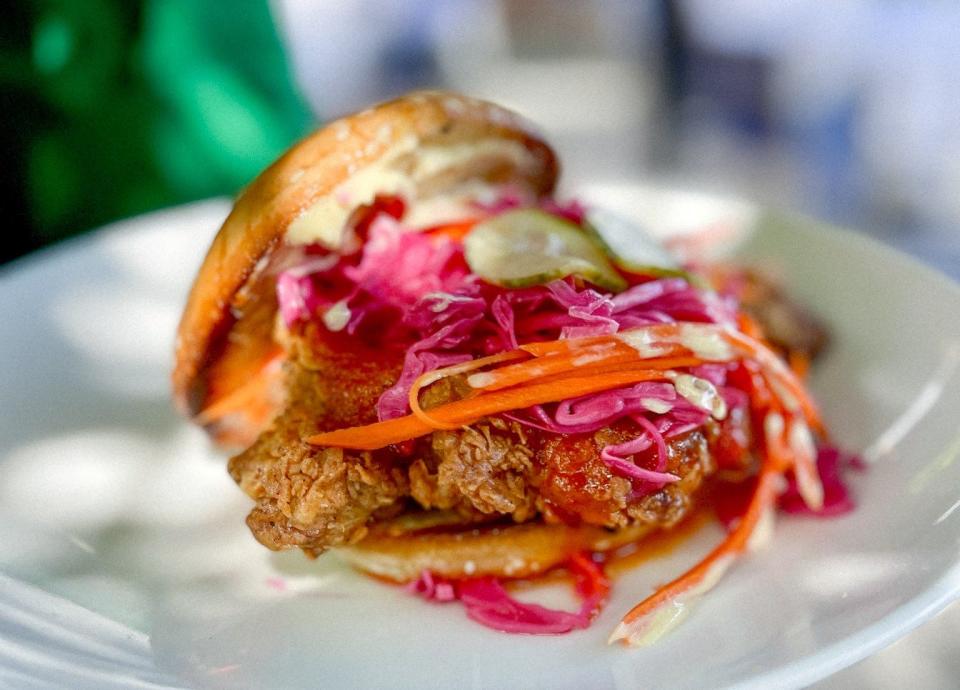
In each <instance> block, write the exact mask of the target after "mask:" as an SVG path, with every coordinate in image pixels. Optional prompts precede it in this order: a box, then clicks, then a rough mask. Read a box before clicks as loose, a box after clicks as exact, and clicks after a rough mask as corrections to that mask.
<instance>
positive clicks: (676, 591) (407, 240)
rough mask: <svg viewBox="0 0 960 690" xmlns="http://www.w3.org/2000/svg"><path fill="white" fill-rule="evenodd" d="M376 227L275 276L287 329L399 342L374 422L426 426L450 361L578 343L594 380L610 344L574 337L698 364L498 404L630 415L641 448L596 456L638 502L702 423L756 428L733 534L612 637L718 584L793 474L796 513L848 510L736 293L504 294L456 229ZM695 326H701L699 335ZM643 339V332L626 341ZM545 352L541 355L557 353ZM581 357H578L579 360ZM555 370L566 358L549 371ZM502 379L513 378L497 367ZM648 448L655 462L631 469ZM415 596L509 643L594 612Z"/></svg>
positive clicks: (574, 417)
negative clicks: (351, 246)
mask: <svg viewBox="0 0 960 690" xmlns="http://www.w3.org/2000/svg"><path fill="white" fill-rule="evenodd" d="M514 207H515V206H514V205H512V202H510V201H507V202H504V203H503V204H501V205H500V206H499V207H497V208H486V209H483V210H484V212H487V213H497V212H500V211H502V210H504V209H506V208H514ZM541 207H544V205H542V206H541ZM552 212H555V213H557V214H558V215H562V216H563V217H565V218H568V219H571V220H574V222H580V221H582V218H583V212H582V208H580V207H576V206H573V207H565V208H563V209H560V208H557V209H556V210H554V211H552ZM367 232H368V238H367V241H366V243H364V244H363V245H362V246H361V247H360V248H359V249H358V250H357V251H355V252H352V253H344V254H343V255H342V256H341V255H331V254H327V255H323V254H321V255H320V256H316V257H313V258H311V259H310V260H309V261H307V262H305V263H303V264H301V265H298V266H296V267H294V268H292V269H288V270H287V271H284V272H283V273H281V274H280V276H279V277H278V281H277V297H278V301H279V303H280V313H281V316H282V317H283V319H284V322H285V323H286V325H287V326H288V327H294V326H295V325H296V324H297V323H299V322H304V321H310V320H313V319H317V318H319V319H320V320H322V322H323V323H324V325H325V326H326V327H327V328H329V329H330V330H346V332H348V333H350V334H362V333H364V332H366V333H368V334H369V333H375V334H377V336H378V337H380V338H383V339H384V340H387V339H390V340H394V341H400V342H403V343H404V344H405V356H404V363H403V368H402V372H401V374H400V376H399V378H398V380H397V382H396V383H395V384H394V385H393V386H392V387H391V388H389V389H388V390H387V391H385V392H384V393H383V395H382V396H381V397H380V399H379V401H378V403H377V412H378V416H379V418H380V420H381V424H387V423H390V422H398V423H400V422H404V423H406V421H405V420H408V419H410V418H412V417H415V416H418V415H419V416H421V417H422V415H423V412H422V410H417V409H415V410H413V412H414V413H415V414H414V415H411V414H410V413H411V395H413V396H414V397H413V399H414V400H415V399H416V396H417V394H418V392H419V389H420V384H421V383H422V382H423V381H424V380H425V378H426V377H427V375H428V374H431V373H438V374H441V375H443V372H444V370H449V371H450V372H453V371H456V370H457V365H464V364H467V363H471V362H474V361H476V360H477V359H478V358H484V357H489V356H491V355H498V354H503V353H515V352H522V351H523V350H524V348H525V347H527V346H534V345H535V346H536V348H535V349H537V348H539V349H544V347H543V346H549V347H548V348H547V349H549V348H554V350H555V351H556V352H560V351H561V350H563V347H562V346H563V344H564V343H567V342H570V343H571V346H570V347H571V348H573V349H572V350H571V351H572V352H573V353H574V354H573V355H570V357H573V359H572V360H571V361H572V364H570V365H569V366H571V367H573V368H582V369H583V370H584V371H586V370H597V371H599V369H598V368H597V366H595V365H598V364H599V363H602V362H603V361H607V358H608V355H607V354H604V352H603V346H601V345H597V347H596V348H594V349H590V347H587V348H584V349H578V348H580V347H581V345H580V343H581V342H594V341H602V342H604V343H606V344H607V345H610V346H613V345H616V344H618V343H619V344H620V345H622V344H623V343H625V342H626V343H629V344H630V345H631V347H633V348H634V350H635V352H634V354H633V357H634V359H636V360H638V361H640V362H654V361H655V360H657V357H658V356H660V355H663V357H660V359H664V357H666V354H670V353H673V354H676V353H677V352H678V351H679V353H680V355H682V356H686V357H687V359H689V360H690V361H688V362H686V363H685V364H683V365H682V366H681V367H680V368H679V369H677V370H674V369H671V370H669V371H667V372H665V373H664V374H663V375H662V376H660V375H658V376H653V377H648V378H647V379H639V380H637V379H634V380H635V381H636V382H635V383H631V384H629V385H622V384H621V385H616V386H608V387H603V388H601V389H599V390H597V389H596V388H594V389H593V390H591V391H590V392H584V393H583V394H581V395H571V397H568V398H559V399H558V398H557V397H551V398H546V400H549V401H550V402H542V401H541V402H535V403H534V404H528V405H526V406H520V407H515V408H510V409H504V410H503V411H501V412H500V414H502V416H504V417H506V418H508V419H510V420H513V421H514V422H516V423H518V424H522V425H526V426H530V427H533V428H537V429H540V430H545V431H548V432H552V433H558V434H578V433H590V432H593V431H596V430H598V429H601V428H604V427H607V426H609V425H611V424H613V423H614V422H618V421H621V420H628V421H630V422H632V423H633V425H634V427H635V429H636V436H635V438H633V439H631V440H628V441H625V442H622V443H618V444H614V445H608V446H606V447H605V448H603V449H602V451H601V459H602V460H603V462H604V463H605V464H607V466H608V467H609V468H610V469H611V471H613V472H614V473H616V474H619V475H621V476H624V477H627V478H628V479H630V481H631V483H632V485H633V489H634V492H633V493H634V495H635V496H636V495H640V496H642V495H645V494H649V493H653V492H655V491H658V490H660V489H661V488H663V487H664V486H666V485H667V484H669V483H672V482H674V481H677V480H678V479H679V477H677V476H676V475H674V474H671V473H669V472H667V471H666V461H667V449H666V440H667V439H668V438H671V437H674V436H678V435H681V434H684V433H687V432H689V431H691V430H694V429H697V428H699V427H702V426H703V425H704V424H705V423H706V422H707V421H708V420H709V419H711V418H713V419H716V420H717V421H721V420H723V419H724V418H725V417H726V416H727V415H728V414H736V415H742V416H747V417H753V418H754V419H755V420H759V424H758V425H757V426H758V428H760V429H762V430H763V438H762V439H761V440H760V441H759V450H760V451H761V452H762V453H763V461H762V463H761V473H760V476H759V477H758V479H757V480H756V482H755V484H754V485H753V489H752V492H751V493H750V495H749V496H747V497H746V498H747V499H748V500H747V502H746V503H745V505H744V506H742V508H743V510H741V511H740V513H739V516H738V517H737V519H735V520H732V521H731V525H732V529H731V532H730V535H729V536H728V538H727V539H726V540H725V541H724V542H723V543H722V544H721V545H720V546H718V547H717V549H716V550H715V552H714V553H711V555H710V556H709V557H708V558H707V559H705V561H704V562H702V563H701V564H698V566H696V567H695V568H693V569H691V570H690V571H688V572H687V573H685V574H684V575H682V576H681V577H680V578H678V579H677V580H676V581H674V582H673V583H670V584H669V585H666V586H664V587H663V588H661V589H660V590H658V591H657V592H656V593H655V594H654V595H653V596H651V597H649V598H648V599H646V600H644V601H643V602H641V604H639V605H638V606H637V607H635V608H634V609H633V610H632V611H631V612H630V613H628V615H627V616H626V617H625V618H624V620H623V622H622V623H621V625H620V627H618V629H617V631H615V633H614V636H613V637H612V638H611V640H614V639H622V640H625V641H627V642H628V643H631V644H635V643H640V641H642V640H647V639H649V638H650V630H651V629H653V628H656V625H657V623H656V620H657V617H658V616H659V615H660V614H661V613H662V611H663V610H664V607H665V606H667V605H668V604H669V603H670V601H674V600H677V601H679V599H680V598H683V597H688V596H691V593H692V592H700V591H701V590H704V589H705V588H707V585H706V583H707V582H713V581H715V580H716V579H718V578H719V575H720V574H721V573H722V572H723V571H724V570H725V569H726V568H727V567H729V565H730V564H731V563H732V562H733V560H734V557H735V556H736V555H738V554H740V553H742V552H743V551H745V550H746V549H747V548H749V547H750V545H751V544H752V543H753V542H754V539H753V535H754V532H755V531H756V530H757V529H759V527H758V526H759V525H761V524H764V523H765V518H764V516H765V515H767V514H769V513H771V512H772V506H774V505H775V504H776V501H777V496H776V490H775V489H774V488H773V487H777V486H779V483H778V482H777V481H774V479H775V478H777V477H780V476H781V475H785V476H786V477H787V478H788V482H789V485H788V490H787V492H786V494H784V495H783V496H782V497H781V498H780V499H779V500H780V505H781V507H783V508H784V509H785V510H787V511H788V512H798V511H801V510H807V511H810V512H815V513H819V512H822V511H824V509H825V508H826V509H827V510H828V511H831V512H835V513H836V514H839V512H841V511H842V510H844V509H846V508H845V506H847V505H848V504H849V502H848V499H847V496H848V494H847V493H846V490H845V489H844V488H843V483H842V480H841V478H840V475H839V473H838V472H834V471H832V470H831V467H834V466H835V465H836V462H834V463H833V464H831V462H830V461H829V460H827V461H824V462H821V459H822V458H823V457H824V454H823V452H822V451H821V452H820V454H819V456H818V455H817V452H816V449H815V448H814V447H813V440H812V436H811V435H810V432H809V430H808V424H809V425H811V426H812V427H813V428H814V429H817V428H819V418H818V416H817V414H816V412H815V409H813V408H812V406H811V405H810V403H809V400H808V399H807V397H806V396H805V394H803V393H802V385H801V384H799V383H798V382H796V381H795V380H793V379H792V378H790V376H789V372H787V374H784V372H783V365H782V363H780V362H779V361H778V358H777V357H776V356H775V355H773V354H772V353H771V352H770V351H769V350H768V349H767V348H766V347H765V346H764V345H763V343H761V342H759V341H757V340H755V339H753V338H750V337H748V336H746V335H744V334H743V333H741V332H740V326H741V323H742V319H743V317H742V315H741V314H740V313H739V311H738V305H737V304H736V301H735V300H734V299H733V298H732V297H730V296H720V295H717V294H716V293H714V292H711V291H709V290H704V289H703V288H701V287H697V286H694V285H692V284H691V283H690V282H689V281H688V280H687V279H686V278H683V277H667V278H657V277H654V276H631V277H630V278H631V279H630V286H629V287H628V288H627V289H626V290H624V291H622V292H620V293H618V294H608V293H604V292H601V291H599V290H597V289H596V288H595V287H594V286H591V285H590V284H588V283H585V282H584V281H583V280H581V279H577V278H573V277H570V278H564V279H560V280H553V281H550V282H548V283H546V284H542V285H537V286H534V287H526V288H520V289H505V288H501V287H497V286H494V285H491V284H489V283H486V282H484V281H482V280H480V279H479V278H478V277H477V276H475V275H473V274H471V272H470V270H469V267H468V266H467V264H466V262H465V260H464V257H463V250H462V245H461V242H460V238H461V237H462V234H461V235H460V236H459V237H458V236H456V235H454V234H453V233H451V234H446V233H444V232H442V228H441V231H440V232H428V233H414V232H409V229H408V228H405V227H404V226H403V223H402V221H401V220H399V219H398V218H396V217H394V216H391V215H386V214H379V215H375V216H374V217H373V219H372V222H370V223H369V228H368V231H367ZM330 256H335V257H336V260H334V261H331V260H330ZM699 325H702V326H703V327H704V328H702V329H699V330H698V329H697V328H693V327H694V326H699ZM658 326H664V327H667V330H666V331H663V332H664V333H666V332H667V331H669V333H671V334H672V335H670V337H669V338H667V339H666V340H664V341H663V342H656V339H655V338H654V339H653V340H650V338H648V337H647V336H646V335H645V334H647V333H654V332H656V330H657V327H658ZM661 330H663V329H661ZM637 334H639V335H640V336H643V337H641V338H640V339H639V340H637V339H636V338H634V339H633V340H631V339H630V338H631V337H633V336H635V335H637ZM685 334H687V335H685ZM688 336H689V337H688ZM694 337H695V338H702V339H705V338H715V339H716V341H717V343H719V344H720V345H722V352H723V353H724V354H723V355H722V356H720V355H714V354H711V352H710V348H711V347H713V348H716V347H718V345H716V344H711V343H707V344H706V345H704V347H703V348H699V345H691V344H690V342H688V341H689V340H690V338H694ZM670 338H672V340H671V339H670ZM604 339H606V340H604ZM618 339H619V340H618ZM728 350H729V353H727V351H728ZM531 352H533V350H531ZM544 352H545V353H546V357H550V356H552V355H553V354H554V352H553V351H551V352H546V349H544ZM577 352H582V353H584V354H582V355H580V356H579V358H578V357H576V356H574V355H576V353H577ZM664 353H666V354H664ZM535 356H536V357H539V356H540V355H535ZM691 356H692V359H691ZM558 357H559V355H558ZM570 357H568V358H567V359H570ZM578 359H579V360H582V361H578ZM561 361H565V360H562V359H558V358H555V359H553V360H550V362H552V363H556V362H561ZM609 361H610V362H614V361H616V362H619V361H621V360H614V359H609ZM666 361H668V362H669V361H670V360H669V359H668V360H666ZM529 364H530V363H529V362H520V363H519V364H515V365H513V366H514V367H519V366H521V365H529ZM565 366H566V365H565ZM651 366H652V364H651ZM591 367H593V369H591ZM507 368H509V367H505V368H504V369H507ZM744 368H746V369H747V374H746V377H747V380H748V381H749V382H750V383H749V385H747V386H745V385H744V376H745V374H744V371H743V370H744ZM461 369H462V368H461ZM494 374H495V375H499V376H501V377H502V376H503V375H504V374H503V370H502V369H497V370H495V371H494ZM476 376H478V377H480V378H479V379H477V380H482V377H484V376H488V377H489V375H488V374H486V373H480V374H477V375H476ZM471 379H473V377H471ZM468 380H470V379H468ZM471 385H473V384H471ZM475 387H478V388H480V389H483V388H484V386H475ZM519 387H522V385H518V386H516V388H519ZM811 410H812V411H811ZM374 426H376V425H374ZM437 428H443V427H437ZM348 431H349V430H348ZM334 433H336V432H334ZM309 440H310V442H316V443H320V442H321V441H314V440H313V439H309ZM334 445H335V444H334ZM347 447H354V446H347ZM355 447H362V446H355ZM374 447H376V446H374ZM650 449H653V451H652V452H653V456H652V457H653V464H652V465H649V463H648V466H640V465H639V464H637V463H636V462H635V461H634V458H635V457H636V456H637V455H638V454H640V453H643V452H645V451H648V450H650ZM412 591H415V592H417V593H418V594H421V595H422V596H425V597H427V598H431V599H434V600H445V601H450V600H453V599H458V600H460V601H462V602H463V603H464V605H465V606H466V607H467V610H468V615H470V616H471V618H473V619H474V620H477V621H478V622H481V623H483V624H484V625H488V626H489V627H494V628H497V629H500V630H506V631H510V632H528V633H533V632H541V633H557V632H566V631H569V630H572V629H575V628H578V627H585V624H583V625H581V624H580V623H582V622H583V621H584V620H587V621H588V620H589V618H587V619H584V615H585V613H584V612H585V610H586V609H582V610H581V611H580V612H579V613H576V614H572V613H567V612H556V611H550V610H548V609H543V608H542V607H536V606H534V605H527V604H521V603H520V602H516V601H515V600H513V599H512V598H510V597H509V595H508V594H507V593H506V591H505V590H504V589H503V587H502V586H501V585H500V584H499V583H497V582H496V581H492V580H489V579H487V580H468V581H463V582H460V583H454V584H452V585H451V584H450V583H446V582H443V581H442V580H437V579H436V578H432V577H431V576H430V574H429V573H426V574H424V575H423V576H421V578H420V579H419V580H418V581H417V582H415V583H414V585H413V586H412ZM584 606H585V607H586V604H585V605H584Z"/></svg>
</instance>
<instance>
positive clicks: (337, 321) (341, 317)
mask: <svg viewBox="0 0 960 690" xmlns="http://www.w3.org/2000/svg"><path fill="white" fill-rule="evenodd" d="M351 316H352V314H351V313H350V307H348V306H347V301H346V300H345V299H342V300H340V301H339V302H335V303H334V304H333V305H331V307H330V308H329V309H327V311H325V312H324V314H323V325H325V326H326V327H327V329H329V330H331V331H333V332H334V333H336V332H337V331H342V330H343V329H344V328H346V327H347V324H348V323H350V317H351Z"/></svg>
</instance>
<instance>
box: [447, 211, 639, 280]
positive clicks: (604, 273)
mask: <svg viewBox="0 0 960 690" xmlns="http://www.w3.org/2000/svg"><path fill="white" fill-rule="evenodd" d="M464 254H465V256H466V259H467V263H468V264H469V266H470V270H472V271H473V272H474V273H476V274H477V275H478V276H480V277H481V278H483V279H484V280H486V281H487V282H490V283H494V284H496V285H502V286H504V287H510V288H520V287H529V286H531V285H542V284H544V283H548V282H550V281H551V280H557V279H559V278H566V277H567V276H578V277H580V278H583V279H584V280H586V281H588V282H590V283H593V284H594V285H596V286H598V287H601V288H603V289H605V290H610V291H612V292H620V291H621V290H623V289H625V288H626V287H627V283H626V281H625V280H624V279H623V277H622V276H621V275H620V274H619V273H617V271H616V269H615V268H614V267H613V266H612V265H611V263H610V261H609V260H608V259H607V256H606V252H605V251H604V248H603V247H602V246H601V245H600V244H598V243H597V241H596V239H595V238H594V237H592V236H591V235H590V234H588V233H586V232H584V231H583V230H582V229H581V228H580V227H579V226H577V225H574V224H573V223H571V222H569V221H566V220H563V219H562V218H557V217H556V216H552V215H550V214H549V213H546V212H545V211H541V210H539V209H533V208H527V209H518V210H515V211H507V212H505V213H501V214H500V215H498V216H494V217H493V218H490V219H489V220H485V221H483V222H481V223H478V224H477V225H476V226H475V227H474V228H473V229H472V230H471V231H470V233H469V234H468V235H467V237H466V239H465V240H464Z"/></svg>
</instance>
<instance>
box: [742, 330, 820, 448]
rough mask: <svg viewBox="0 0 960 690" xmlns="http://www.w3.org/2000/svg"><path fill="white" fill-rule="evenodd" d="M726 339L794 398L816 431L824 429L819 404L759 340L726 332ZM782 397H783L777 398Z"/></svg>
mask: <svg viewBox="0 0 960 690" xmlns="http://www.w3.org/2000/svg"><path fill="white" fill-rule="evenodd" d="M725 337H726V338H727V340H728V341H729V342H730V343H731V344H732V345H735V346H737V347H738V348H739V349H740V350H741V351H743V353H744V354H745V355H747V356H748V357H750V358H752V359H754V360H756V362H757V363H758V364H759V365H760V366H761V368H762V369H763V374H764V376H765V377H766V378H772V379H773V381H774V382H776V383H777V384H779V385H780V386H782V387H783V388H785V389H786V390H787V392H788V393H789V394H790V395H791V396H793V398H794V399H795V400H796V401H797V404H798V405H799V406H800V409H801V410H802V411H803V414H804V416H805V417H806V418H807V422H808V423H809V424H810V426H812V427H813V428H814V429H817V430H821V429H823V428H824V424H823V421H822V420H821V418H820V411H819V409H818V408H817V404H816V403H815V402H814V401H813V398H811V397H810V394H809V393H807V391H806V389H805V388H804V386H803V384H802V383H801V382H800V381H799V380H798V379H797V377H796V376H794V375H793V373H792V372H791V371H790V369H788V368H787V367H786V365H784V364H783V362H781V360H780V359H779V358H778V357H777V355H776V354H775V353H774V352H773V351H772V350H771V349H770V348H768V347H767V346H766V345H764V344H763V343H761V342H760V341H759V340H755V339H754V338H751V337H749V336H747V335H744V334H743V333H736V332H734V331H726V332H725ZM777 397H782V396H777Z"/></svg>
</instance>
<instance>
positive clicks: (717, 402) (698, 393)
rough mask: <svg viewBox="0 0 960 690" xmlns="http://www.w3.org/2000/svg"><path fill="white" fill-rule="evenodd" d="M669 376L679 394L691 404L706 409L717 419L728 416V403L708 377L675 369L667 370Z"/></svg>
mask: <svg viewBox="0 0 960 690" xmlns="http://www.w3.org/2000/svg"><path fill="white" fill-rule="evenodd" d="M667 378H669V379H670V380H671V381H673V387H674V388H676V389H677V394H678V395H679V396H680V397H682V398H683V399H684V400H686V401H687V402H689V403H690V404H691V405H696V406H697V407H699V408H700V409H701V410H706V411H707V412H709V413H710V414H711V415H712V416H713V418H714V419H717V420H722V419H724V418H725V417H726V416H727V403H726V402H725V401H724V399H723V397H722V396H721V395H720V393H719V392H718V391H717V388H716V386H714V385H713V384H712V383H710V382H709V381H707V380H706V379H704V378H700V377H699V376H693V375H691V374H679V373H677V372H674V371H669V372H667Z"/></svg>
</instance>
